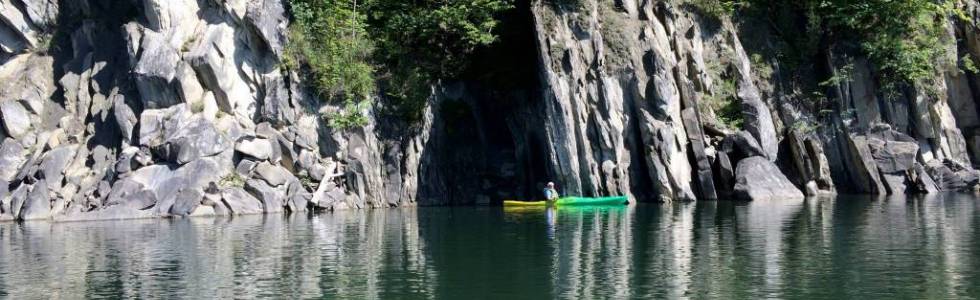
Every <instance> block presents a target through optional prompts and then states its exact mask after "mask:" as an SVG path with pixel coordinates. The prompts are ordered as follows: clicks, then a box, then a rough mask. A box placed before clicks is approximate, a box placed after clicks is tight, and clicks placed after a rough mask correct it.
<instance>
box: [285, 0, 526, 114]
mask: <svg viewBox="0 0 980 300" xmlns="http://www.w3.org/2000/svg"><path fill="white" fill-rule="evenodd" d="M511 1H512V0H360V1H358V0H293V1H292V2H291V7H292V14H293V17H294V22H293V25H292V27H291V28H290V45H289V47H287V55H285V57H286V58H285V59H284V60H283V65H284V66H285V67H287V68H293V69H297V68H300V67H305V68H307V69H308V71H309V72H307V75H309V77H310V79H312V80H311V81H312V82H313V83H314V85H315V87H316V90H317V92H318V94H319V96H320V97H321V98H322V99H325V100H328V101H342V102H343V103H344V106H343V110H344V111H343V112H340V113H337V114H333V115H329V116H326V117H327V118H329V119H330V123H331V124H334V125H337V126H340V127H342V128H349V127H355V126H362V125H363V124H366V122H367V118H366V117H365V116H363V115H362V114H361V112H360V111H363V109H362V108H363V107H364V106H365V105H369V104H370V99H371V97H372V95H373V94H374V93H375V91H377V85H378V83H379V82H380V83H382V86H383V87H384V89H383V91H384V93H385V96H387V97H390V98H392V100H394V101H392V103H394V104H395V105H396V106H397V108H398V109H399V110H400V111H401V112H402V113H404V114H405V116H406V117H407V118H409V119H415V118H417V117H418V116H419V115H420V112H421V110H420V109H419V108H420V107H424V104H425V99H426V98H427V97H428V96H429V95H428V94H429V93H428V91H429V89H428V86H430V85H431V84H433V83H434V82H435V81H436V80H438V79H443V78H453V77H455V76H458V75H459V73H460V72H461V70H463V69H465V67H466V62H467V60H466V59H467V57H468V55H470V54H471V53H472V52H473V50H474V49H476V48H477V47H480V46H484V45H488V44H490V43H492V42H494V41H495V40H496V35H494V34H493V29H494V28H496V27H497V25H498V24H497V20H496V19H495V14H497V13H499V12H501V11H503V10H505V9H509V8H510V7H511ZM335 118H336V119H337V120H334V119H335Z"/></svg>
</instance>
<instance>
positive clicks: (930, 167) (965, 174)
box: [925, 159, 980, 191]
mask: <svg viewBox="0 0 980 300" xmlns="http://www.w3.org/2000/svg"><path fill="white" fill-rule="evenodd" d="M925 169H926V172H927V173H928V174H929V176H930V177H931V178H932V179H933V180H934V181H935V182H936V186H938V187H939V190H942V191H968V190H972V189H974V188H975V187H976V186H977V183H978V179H980V177H978V174H977V171H976V170H973V169H970V168H967V167H965V166H963V165H960V164H959V163H957V162H955V161H953V160H949V159H947V160H943V161H940V160H938V159H934V160H931V161H928V162H926V165H925Z"/></svg>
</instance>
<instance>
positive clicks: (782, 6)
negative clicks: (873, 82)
mask: <svg viewBox="0 0 980 300" xmlns="http://www.w3.org/2000/svg"><path fill="white" fill-rule="evenodd" d="M691 1H694V2H698V1H705V2H709V3H715V4H713V5H714V6H716V8H713V9H703V10H706V11H722V12H724V9H726V8H728V7H734V8H736V9H738V8H741V7H752V8H762V9H769V10H771V11H786V10H790V11H798V12H801V15H802V16H805V17H806V23H805V24H806V29H807V31H808V34H805V35H801V36H798V37H787V39H792V40H794V42H795V44H794V48H796V49H797V50H804V51H803V53H800V56H802V57H812V55H814V54H815V52H816V51H818V50H817V48H818V47H819V46H820V45H825V44H826V42H827V40H825V38H828V37H829V38H830V39H831V41H845V42H854V43H856V44H858V45H860V49H861V50H862V51H863V52H864V54H866V55H867V56H868V58H869V59H870V60H871V62H872V63H873V65H874V66H875V68H876V70H875V71H877V74H878V77H879V79H880V80H881V81H882V82H881V83H882V85H884V86H895V85H901V84H915V83H917V82H921V81H923V80H926V79H928V78H931V77H933V76H934V75H935V72H936V69H937V67H938V66H941V65H942V61H941V60H942V59H941V58H942V57H943V56H945V55H946V54H947V53H946V51H947V50H946V47H945V46H946V42H948V41H945V40H944V38H945V37H946V36H947V35H946V32H945V28H944V26H945V23H946V22H948V20H949V18H951V17H953V18H960V19H964V20H966V16H965V14H964V12H963V11H961V10H960V9H958V8H957V7H956V5H957V4H956V3H957V1H956V0H864V1H854V0H775V1H772V0H731V1H717V0H715V1H712V0H691ZM732 2H734V3H733V4H726V3H732ZM695 6H698V5H695ZM699 7H700V6H699ZM709 7H710V5H709ZM718 7H720V8H718Z"/></svg>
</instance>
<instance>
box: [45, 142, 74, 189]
mask: <svg viewBox="0 0 980 300" xmlns="http://www.w3.org/2000/svg"><path fill="white" fill-rule="evenodd" d="M77 148H78V146H75V145H66V146H59V147H57V148H54V149H51V150H50V151H48V152H46V153H44V156H43V157H42V158H41V172H42V173H43V174H44V178H45V179H46V180H47V182H48V185H49V186H48V188H50V190H51V191H57V190H58V189H60V188H61V183H62V180H64V178H65V172H66V170H67V167H68V164H70V163H71V162H72V160H73V159H74V158H75V150H76V149H77Z"/></svg>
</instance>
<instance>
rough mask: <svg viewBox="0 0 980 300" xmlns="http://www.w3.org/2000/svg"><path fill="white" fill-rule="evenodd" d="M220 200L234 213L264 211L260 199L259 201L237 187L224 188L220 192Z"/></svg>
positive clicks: (243, 213) (249, 213)
mask: <svg viewBox="0 0 980 300" xmlns="http://www.w3.org/2000/svg"><path fill="white" fill-rule="evenodd" d="M221 200H222V201H224V203H225V204H226V205H228V208H229V209H231V211H232V213H234V214H236V215H252V214H261V213H263V212H265V209H264V208H263V207H264V206H263V204H262V201H259V199H256V198H255V197H253V196H252V195H251V194H249V193H248V192H246V191H245V190H244V189H242V188H239V187H230V188H226V189H224V190H223V191H222V192H221Z"/></svg>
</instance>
